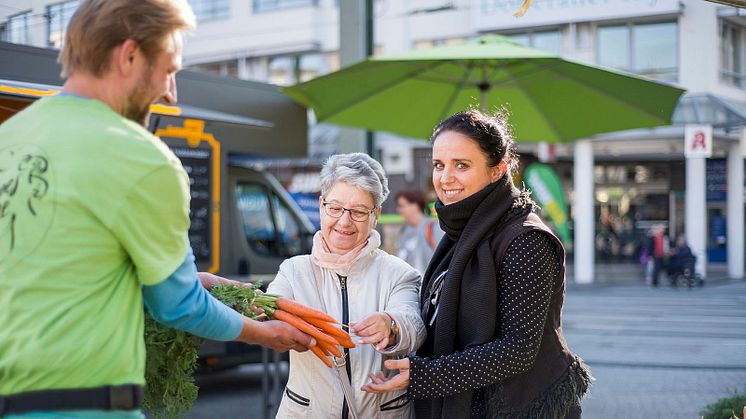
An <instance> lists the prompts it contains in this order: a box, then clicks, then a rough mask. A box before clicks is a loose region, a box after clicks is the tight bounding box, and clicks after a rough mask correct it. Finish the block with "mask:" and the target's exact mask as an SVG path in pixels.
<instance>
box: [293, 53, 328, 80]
mask: <svg viewBox="0 0 746 419" xmlns="http://www.w3.org/2000/svg"><path fill="white" fill-rule="evenodd" d="M325 69H326V63H324V55H323V54H321V53H315V54H305V55H301V56H300V57H299V58H298V81H299V82H304V81H308V80H311V79H313V78H316V77H318V76H320V75H322V74H324V73H325V71H324V70H325Z"/></svg>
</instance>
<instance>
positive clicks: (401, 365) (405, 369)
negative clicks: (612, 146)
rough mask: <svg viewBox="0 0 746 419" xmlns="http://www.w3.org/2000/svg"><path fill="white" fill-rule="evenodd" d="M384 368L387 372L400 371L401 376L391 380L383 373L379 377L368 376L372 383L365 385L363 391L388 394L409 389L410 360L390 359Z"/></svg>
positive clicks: (398, 375) (384, 364)
mask: <svg viewBox="0 0 746 419" xmlns="http://www.w3.org/2000/svg"><path fill="white" fill-rule="evenodd" d="M383 366H384V367H386V369H387V370H395V369H399V374H396V375H395V376H393V377H391V378H389V379H386V377H385V376H384V375H383V371H381V372H380V373H379V376H376V375H375V374H368V377H370V379H371V381H372V382H370V383H368V384H366V385H364V386H363V387H362V388H361V390H363V391H366V392H368V393H388V392H391V391H396V390H406V389H407V388H408V387H409V358H404V359H389V360H388V361H386V362H384V363H383Z"/></svg>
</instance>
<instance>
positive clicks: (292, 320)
mask: <svg viewBox="0 0 746 419" xmlns="http://www.w3.org/2000/svg"><path fill="white" fill-rule="evenodd" d="M271 316H272V318H274V319H276V320H282V321H284V322H285V323H288V324H290V325H292V326H295V328H296V329H298V330H300V331H301V332H303V333H305V334H307V335H310V336H312V337H313V338H315V339H316V341H323V342H327V343H329V344H331V345H335V344H336V343H337V341H336V340H335V339H334V338H333V337H331V336H329V335H327V334H326V333H324V332H322V331H320V330H319V329H317V328H315V327H313V326H311V325H310V324H308V322H307V321H305V320H303V319H301V318H300V317H298V316H296V315H295V314H293V313H288V312H287V311H283V310H275V311H274V312H272V314H271Z"/></svg>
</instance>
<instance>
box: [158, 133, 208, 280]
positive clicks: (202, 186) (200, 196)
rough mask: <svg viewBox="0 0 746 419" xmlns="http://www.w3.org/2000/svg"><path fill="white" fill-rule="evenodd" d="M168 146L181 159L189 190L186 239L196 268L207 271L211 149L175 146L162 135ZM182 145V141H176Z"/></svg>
mask: <svg viewBox="0 0 746 419" xmlns="http://www.w3.org/2000/svg"><path fill="white" fill-rule="evenodd" d="M163 139H164V140H165V141H166V144H168V145H169V147H170V148H171V150H172V151H173V152H174V154H175V155H176V157H178V158H179V160H181V164H182V165H183V166H184V170H186V172H187V174H188V175H189V185H190V192H191V206H190V213H189V219H190V220H191V226H190V227H189V242H190V243H191V245H192V250H194V257H195V258H196V260H197V268H198V269H200V270H207V269H208V267H209V266H210V264H211V262H212V249H213V243H212V237H213V232H212V228H213V225H212V222H213V220H212V213H213V209H212V182H213V180H212V179H213V173H212V167H213V166H212V159H213V151H212V149H210V148H208V147H202V146H200V147H197V148H190V147H184V146H175V145H174V144H173V143H174V141H168V139H167V138H163ZM180 143H181V144H184V141H183V140H181V141H180Z"/></svg>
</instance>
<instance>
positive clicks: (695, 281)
mask: <svg viewBox="0 0 746 419" xmlns="http://www.w3.org/2000/svg"><path fill="white" fill-rule="evenodd" d="M671 259H672V260H671V263H669V271H668V277H669V279H670V281H671V286H673V287H678V286H681V287H689V288H692V287H695V286H700V287H701V286H702V285H704V280H703V279H702V276H701V275H699V274H698V273H697V272H696V270H695V268H694V267H695V266H696V264H697V257H696V256H694V255H691V254H690V255H686V256H681V257H679V258H671ZM674 259H678V260H674Z"/></svg>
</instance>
